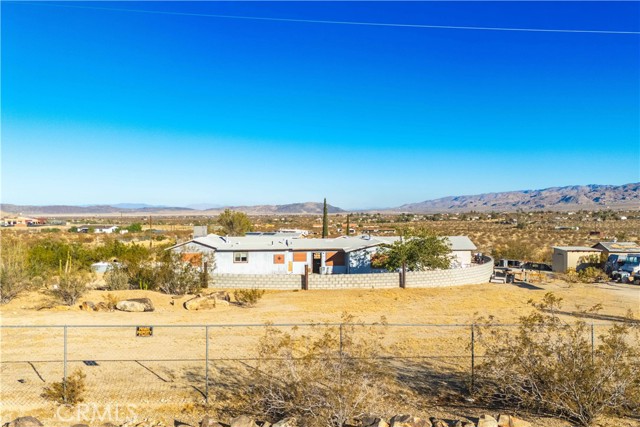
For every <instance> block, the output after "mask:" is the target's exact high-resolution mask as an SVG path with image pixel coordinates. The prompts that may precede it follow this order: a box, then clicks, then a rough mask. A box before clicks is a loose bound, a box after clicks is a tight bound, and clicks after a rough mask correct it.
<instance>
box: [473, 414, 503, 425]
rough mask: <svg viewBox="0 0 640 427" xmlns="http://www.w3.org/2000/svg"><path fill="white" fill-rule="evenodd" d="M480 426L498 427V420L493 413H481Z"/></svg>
mask: <svg viewBox="0 0 640 427" xmlns="http://www.w3.org/2000/svg"><path fill="white" fill-rule="evenodd" d="M478 427H498V421H497V420H496V419H495V418H493V417H492V416H491V415H487V414H484V415H480V418H478Z"/></svg>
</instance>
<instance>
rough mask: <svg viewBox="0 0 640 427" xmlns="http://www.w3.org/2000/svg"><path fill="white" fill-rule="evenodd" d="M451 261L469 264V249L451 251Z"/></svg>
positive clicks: (464, 264)
mask: <svg viewBox="0 0 640 427" xmlns="http://www.w3.org/2000/svg"><path fill="white" fill-rule="evenodd" d="M451 261H453V262H457V263H459V264H461V265H462V266H469V265H470V264H471V251H451Z"/></svg>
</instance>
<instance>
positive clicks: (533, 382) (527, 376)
mask: <svg viewBox="0 0 640 427" xmlns="http://www.w3.org/2000/svg"><path fill="white" fill-rule="evenodd" d="M560 303H561V299H560V298H556V297H555V296H554V295H553V294H552V293H548V294H546V295H545V297H544V299H543V302H542V303H540V304H534V303H531V304H532V305H534V307H536V309H537V311H535V312H533V313H532V314H530V315H527V316H523V317H521V318H520V320H519V323H518V328H517V331H513V330H508V329H504V328H498V327H495V326H493V327H492V326H491V322H488V323H486V322H485V323H484V327H481V328H480V331H481V333H480V334H479V343H480V344H482V345H483V346H484V347H485V348H486V354H485V357H484V359H483V363H482V365H480V367H479V369H478V374H479V382H480V391H479V393H480V396H481V397H482V398H484V399H486V400H487V401H489V402H490V403H492V404H498V405H500V406H503V407H512V408H527V409H532V410H536V411H539V412H541V413H544V414H547V415H551V416H557V417H561V418H564V419H567V420H570V421H572V422H575V423H577V424H579V425H582V426H589V425H591V424H592V423H593V422H594V421H595V420H596V418H598V417H599V416H601V415H609V414H616V415H622V414H624V413H625V412H627V413H633V412H635V413H637V411H638V409H640V336H639V334H638V327H637V325H636V326H633V327H632V326H631V323H622V324H614V325H613V326H611V327H610V328H609V329H608V330H607V331H606V332H604V333H603V334H602V335H600V336H599V337H598V344H597V345H596V346H595V347H594V349H593V351H592V342H591V333H590V328H589V326H588V325H587V324H586V323H585V322H583V321H575V322H573V323H569V322H566V321H564V320H562V319H560V317H558V315H557V314H556V313H557V311H558V310H559V309H560V308H561V304H560Z"/></svg>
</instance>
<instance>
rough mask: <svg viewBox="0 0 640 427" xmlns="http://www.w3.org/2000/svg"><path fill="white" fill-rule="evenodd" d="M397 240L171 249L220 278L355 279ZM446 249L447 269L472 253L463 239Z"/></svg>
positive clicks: (245, 240) (265, 241) (269, 240)
mask: <svg viewBox="0 0 640 427" xmlns="http://www.w3.org/2000/svg"><path fill="white" fill-rule="evenodd" d="M399 238H400V237H379V236H369V235H364V236H348V237H347V236H342V237H338V238H335V239H301V238H291V237H290V236H288V235H282V234H277V233H274V234H267V235H248V236H243V237H225V236H218V235H216V234H209V235H207V236H205V237H199V238H196V239H192V240H190V241H188V242H185V243H181V244H178V245H175V246H173V247H171V248H169V249H170V250H173V251H174V252H177V253H180V254H182V257H183V259H184V260H188V261H190V262H192V263H194V264H200V263H202V262H203V255H214V258H215V263H214V264H215V267H214V269H213V272H215V273H225V274H304V272H305V266H308V268H309V273H320V274H345V273H346V274H354V273H371V272H375V271H378V270H375V269H374V268H372V266H371V255H372V254H374V253H375V252H377V251H378V249H379V248H380V246H381V245H384V244H391V243H393V242H395V241H396V240H398V239H399ZM445 238H446V239H447V242H448V243H449V245H450V247H451V261H452V267H464V266H468V265H470V264H471V254H472V252H473V251H475V250H476V249H477V248H476V246H475V245H474V244H473V243H472V242H471V240H469V238H468V237H466V236H449V237H445Z"/></svg>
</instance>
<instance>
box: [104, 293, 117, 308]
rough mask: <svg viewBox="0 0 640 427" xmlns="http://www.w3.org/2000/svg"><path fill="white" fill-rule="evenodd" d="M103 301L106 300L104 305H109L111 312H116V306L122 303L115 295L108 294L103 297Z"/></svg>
mask: <svg viewBox="0 0 640 427" xmlns="http://www.w3.org/2000/svg"><path fill="white" fill-rule="evenodd" d="M102 299H103V300H104V303H105V304H106V305H107V307H108V308H109V310H115V309H116V304H118V301H120V298H118V297H117V296H115V295H113V294H107V295H106V296H104V297H102Z"/></svg>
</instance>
